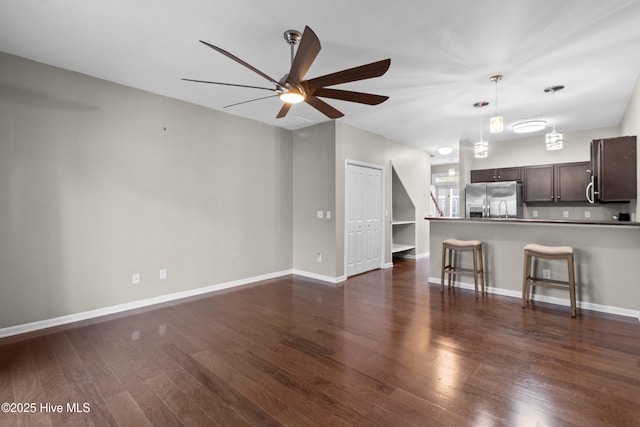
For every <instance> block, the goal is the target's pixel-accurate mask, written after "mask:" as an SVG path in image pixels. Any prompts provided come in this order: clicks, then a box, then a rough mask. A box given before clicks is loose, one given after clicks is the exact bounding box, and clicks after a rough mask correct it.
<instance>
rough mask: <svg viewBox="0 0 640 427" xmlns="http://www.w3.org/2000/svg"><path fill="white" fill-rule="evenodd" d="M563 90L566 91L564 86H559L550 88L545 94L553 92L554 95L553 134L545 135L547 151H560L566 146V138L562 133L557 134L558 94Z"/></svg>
mask: <svg viewBox="0 0 640 427" xmlns="http://www.w3.org/2000/svg"><path fill="white" fill-rule="evenodd" d="M562 89H564V86H562V85H558V86H550V87H548V88H546V89H545V90H544V91H545V93H549V92H551V93H552V94H553V129H552V130H551V132H549V133H547V134H546V135H545V145H546V147H547V150H560V149H562V147H563V145H564V136H563V135H562V134H561V133H559V132H556V119H555V117H556V92H558V91H559V90H562Z"/></svg>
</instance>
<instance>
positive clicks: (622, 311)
mask: <svg viewBox="0 0 640 427" xmlns="http://www.w3.org/2000/svg"><path fill="white" fill-rule="evenodd" d="M428 280H429V283H433V284H436V283H437V284H439V283H440V278H439V277H429V279H428ZM452 283H453V286H457V287H459V288H462V289H469V290H472V291H473V290H475V287H474V286H473V283H467V282H458V281H454V282H452ZM484 290H485V291H486V292H488V293H490V294H496V295H502V296H506V297H512V298H518V299H522V291H514V290H511V289H503V288H494V287H490V286H485V288H484ZM531 299H532V300H534V301H540V302H547V303H550V304H558V305H563V306H566V307H570V306H571V302H570V301H569V300H568V299H566V298H557V297H550V296H547V295H535V294H534V295H532V296H531ZM576 306H577V307H578V308H584V309H585V310H593V311H599V312H601V313H607V314H615V315H618V316H625V317H633V318H635V319H638V321H640V311H636V310H631V309H628V308H622V307H614V306H610V305H604V304H596V303H592V302H584V301H577V302H576Z"/></svg>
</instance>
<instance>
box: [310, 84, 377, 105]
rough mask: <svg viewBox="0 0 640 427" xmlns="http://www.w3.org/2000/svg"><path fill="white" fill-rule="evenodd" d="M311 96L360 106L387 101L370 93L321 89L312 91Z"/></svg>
mask: <svg viewBox="0 0 640 427" xmlns="http://www.w3.org/2000/svg"><path fill="white" fill-rule="evenodd" d="M313 95H315V96H321V97H323V98H333V99H340V100H342V101H350V102H358V103H360V104H368V105H378V104H381V103H383V102H384V101H386V100H387V99H389V97H388V96H383V95H374V94H372V93H364V92H353V91H350V90H340V89H327V88H323V87H321V88H320V89H316V90H315V91H313Z"/></svg>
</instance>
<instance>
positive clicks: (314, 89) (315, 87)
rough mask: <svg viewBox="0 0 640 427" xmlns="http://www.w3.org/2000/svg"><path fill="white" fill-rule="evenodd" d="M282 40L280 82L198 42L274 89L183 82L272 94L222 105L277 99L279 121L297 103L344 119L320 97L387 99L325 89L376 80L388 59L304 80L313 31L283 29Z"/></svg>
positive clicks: (316, 45) (315, 45)
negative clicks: (284, 62) (284, 53)
mask: <svg viewBox="0 0 640 427" xmlns="http://www.w3.org/2000/svg"><path fill="white" fill-rule="evenodd" d="M283 37H284V39H285V41H286V42H287V43H288V44H289V45H290V46H291V68H290V69H289V72H288V73H287V74H285V75H284V77H282V79H280V80H279V81H278V80H275V79H274V78H272V77H269V76H268V75H267V74H265V73H263V72H262V71H260V70H258V69H257V68H255V67H253V66H252V65H250V64H248V63H247V62H245V61H243V60H242V59H240V58H238V57H236V56H235V55H233V54H231V53H229V52H227V51H226V50H224V49H221V48H219V47H217V46H214V45H212V44H210V43H207V42H205V41H202V40H200V42H201V43H202V44H204V45H206V46H208V47H210V48H211V49H213V50H215V51H217V52H219V53H221V54H223V55H225V56H226V57H228V58H230V59H232V60H234V61H236V62H237V63H239V64H241V65H243V66H245V67H246V68H248V69H250V70H251V71H253V72H254V73H256V74H258V75H260V76H262V77H263V78H264V79H266V80H268V81H269V82H271V83H272V84H273V86H274V87H271V88H270V87H260V86H249V85H242V84H234V83H222V82H213V81H208V80H196V79H183V80H186V81H190V82H197V83H208V84H214V85H226V86H236V87H244V88H251V89H260V90H268V91H272V92H274V93H275V94H274V95H272V96H267V97H261V98H256V99H251V100H249V101H243V102H238V103H235V104H231V105H226V106H224V107H223V108H227V107H231V106H235V105H240V104H245V103H247V102H253V101H258V100H260V99H266V98H271V97H275V96H277V97H279V98H280V99H281V100H282V101H283V102H284V104H283V105H282V107H281V108H280V111H279V112H278V114H277V115H276V118H278V119H280V118H283V117H285V116H286V115H287V113H288V112H289V109H290V108H291V106H292V104H296V103H300V102H303V101H304V102H305V103H307V104H309V105H310V106H312V107H313V108H315V109H316V110H318V111H320V112H321V113H322V114H324V115H325V116H327V117H328V118H330V119H337V118H340V117H342V116H344V114H343V113H342V112H340V111H339V110H337V109H336V108H334V107H332V106H331V105H329V104H328V103H326V102H325V101H323V100H322V99H320V98H331V99H338V100H341V101H348V102H356V103H359V104H366V105H378V104H381V103H383V102H384V101H386V100H387V99H389V97H388V96H383V95H375V94H371V93H364V92H354V91H349V90H342V89H329V88H328V86H334V85H338V84H342V83H350V82H355V81H360V80H366V79H371V78H374V77H380V76H382V75H383V74H385V73H386V72H387V70H388V69H389V66H390V65H391V59H384V60H382V61H377V62H372V63H370V64H365V65H360V66H358V67H353V68H349V69H345V70H342V71H337V72H335V73H331V74H327V75H324V76H320V77H315V78H312V79H307V80H304V77H305V74H306V73H307V71H308V70H309V68H310V67H311V64H312V63H313V61H314V60H315V59H316V56H318V53H319V52H320V40H319V39H318V37H317V36H316V34H315V33H314V32H313V30H311V28H309V27H305V29H304V32H303V33H302V34H300V32H298V31H296V30H287V31H285V32H284V34H283ZM298 44H299V46H298V49H297V51H295V48H294V47H295V45H298Z"/></svg>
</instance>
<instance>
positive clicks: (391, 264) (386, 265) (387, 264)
mask: <svg viewBox="0 0 640 427" xmlns="http://www.w3.org/2000/svg"><path fill="white" fill-rule="evenodd" d="M387 268H393V263H392V262H387V263H386V264H385V265H383V266H382V269H383V270H386V269H387Z"/></svg>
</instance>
